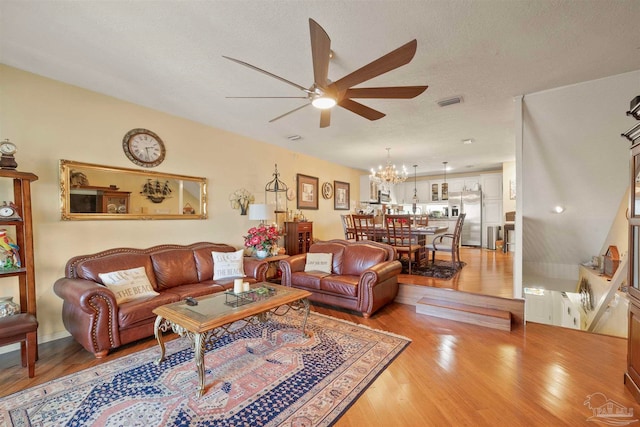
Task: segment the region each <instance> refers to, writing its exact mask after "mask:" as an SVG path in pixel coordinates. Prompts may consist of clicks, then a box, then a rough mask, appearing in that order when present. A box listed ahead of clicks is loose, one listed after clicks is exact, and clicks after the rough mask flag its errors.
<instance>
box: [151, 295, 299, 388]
mask: <svg viewBox="0 0 640 427" xmlns="http://www.w3.org/2000/svg"><path fill="white" fill-rule="evenodd" d="M309 296H311V293H310V292H307V291H303V290H300V289H295V288H290V287H287V286H280V285H275V284H272V283H266V282H263V283H256V284H254V285H252V286H251V290H250V291H249V292H243V293H241V294H234V293H233V292H231V291H227V292H220V293H217V294H214V295H207V296H204V297H199V298H195V301H196V302H197V305H190V304H188V301H184V300H183V301H179V302H175V303H171V304H167V305H163V306H160V307H158V308H156V309H154V310H153V313H154V314H156V315H157V316H158V317H156V322H155V325H154V334H155V337H156V340H157V341H158V344H159V345H160V357H159V358H158V360H157V362H156V363H158V364H160V363H161V362H162V360H163V359H164V353H165V347H164V341H163V337H162V332H166V331H168V330H169V329H171V330H172V331H173V332H175V333H177V334H178V335H180V336H181V337H187V338H188V339H189V340H190V341H191V344H192V346H193V353H194V358H195V362H196V369H197V372H198V390H197V393H196V395H197V397H200V396H202V395H203V394H204V351H205V346H206V344H207V343H208V342H211V343H215V341H216V340H218V339H219V338H220V337H221V336H223V335H225V334H233V333H237V332H240V331H241V330H243V329H244V328H245V327H247V326H249V325H255V324H258V323H260V322H264V321H266V320H267V319H268V318H269V317H270V316H271V315H277V316H282V315H284V314H286V313H287V312H288V311H289V310H290V309H293V310H304V312H303V314H304V318H303V320H302V325H301V329H302V334H303V335H304V336H307V334H306V332H305V328H306V326H307V318H308V316H309V300H308V299H307V298H308V297H309ZM281 307H286V309H285V308H283V309H282V310H279V308H281ZM239 320H242V321H244V323H243V324H242V325H240V326H238V325H233V324H234V323H235V322H238V321H239ZM232 325H233V327H232Z"/></svg>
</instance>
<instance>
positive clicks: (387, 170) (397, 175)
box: [369, 148, 409, 185]
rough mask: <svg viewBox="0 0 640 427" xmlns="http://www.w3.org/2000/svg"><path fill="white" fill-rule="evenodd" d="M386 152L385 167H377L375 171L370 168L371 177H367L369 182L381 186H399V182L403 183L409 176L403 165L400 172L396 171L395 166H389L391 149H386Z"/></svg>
mask: <svg viewBox="0 0 640 427" xmlns="http://www.w3.org/2000/svg"><path fill="white" fill-rule="evenodd" d="M386 150H387V165H386V166H385V167H384V168H383V167H382V166H378V170H377V171H376V170H374V169H373V168H372V169H371V175H369V180H371V181H374V182H377V183H378V184H383V185H389V184H399V183H401V182H404V181H405V180H406V179H407V177H408V176H409V172H408V171H407V168H406V167H405V166H404V165H403V166H402V170H401V171H400V170H398V169H397V168H396V165H394V164H391V153H390V150H391V148H386Z"/></svg>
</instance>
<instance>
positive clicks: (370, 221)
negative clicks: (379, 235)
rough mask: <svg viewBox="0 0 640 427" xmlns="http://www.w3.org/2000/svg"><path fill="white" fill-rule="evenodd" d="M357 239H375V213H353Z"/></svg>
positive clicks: (352, 217)
mask: <svg viewBox="0 0 640 427" xmlns="http://www.w3.org/2000/svg"><path fill="white" fill-rule="evenodd" d="M351 220H352V221H353V229H354V230H355V238H356V240H357V241H358V240H375V238H374V237H375V223H374V218H373V215H360V214H353V215H351Z"/></svg>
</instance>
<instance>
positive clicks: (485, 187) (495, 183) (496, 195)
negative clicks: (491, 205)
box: [480, 173, 502, 200]
mask: <svg viewBox="0 0 640 427" xmlns="http://www.w3.org/2000/svg"><path fill="white" fill-rule="evenodd" d="M480 185H481V188H482V195H483V197H484V198H485V199H500V200H502V174H501V173H487V174H482V175H480Z"/></svg>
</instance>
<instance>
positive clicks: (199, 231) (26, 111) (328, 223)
mask: <svg viewBox="0 0 640 427" xmlns="http://www.w3.org/2000/svg"><path fill="white" fill-rule="evenodd" d="M211 114H215V112H214V111H212V112H211ZM247 125H250V123H248V124H247ZM133 128H146V129H150V130H152V131H154V132H155V133H157V134H158V135H159V136H160V137H161V138H162V139H163V140H164V142H165V145H166V147H167V155H166V159H165V161H164V162H163V163H162V164H161V165H160V166H158V167H156V168H154V169H153V170H156V171H160V172H167V173H175V174H184V175H191V176H197V177H206V178H207V179H208V183H209V219H207V220H153V221H138V220H131V221H127V220H124V221H122V220H121V221H64V222H63V221H61V220H60V210H59V209H60V206H59V186H58V161H59V160H60V159H68V160H75V161H80V162H87V163H97V164H104V165H108V166H118V167H126V168H133V169H136V168H138V167H137V166H136V165H134V164H132V163H131V162H129V160H128V159H127V158H126V157H125V155H124V152H123V151H122V138H123V136H124V135H125V134H126V133H127V132H128V131H129V130H130V129H133ZM5 138H9V139H10V140H11V141H12V142H14V143H15V144H16V145H17V146H18V152H17V153H16V160H17V162H18V165H19V166H18V170H20V171H25V172H32V173H35V174H36V175H38V177H39V180H38V181H36V182H35V183H34V184H33V186H32V193H33V200H32V203H33V220H34V235H35V241H34V245H35V263H36V266H35V267H36V280H37V303H38V320H39V322H40V329H39V331H40V339H41V340H44V341H47V340H50V339H54V338H58V337H60V336H63V335H67V334H66V331H65V329H64V327H63V325H62V319H61V315H60V313H61V307H62V301H61V300H60V299H59V298H58V297H57V296H56V295H55V294H54V293H53V283H54V282H55V280H56V279H58V278H59V277H62V276H63V271H64V265H65V263H66V261H67V260H68V259H69V258H71V257H72V256H74V255H80V254H88V253H92V252H97V251H101V250H103V249H109V248H113V247H118V246H128V247H140V248H142V247H149V246H153V245H157V244H162V243H180V244H188V243H193V242H198V241H213V242H223V243H228V244H231V245H234V246H238V247H240V246H241V245H242V243H243V240H242V235H243V234H244V233H246V231H247V229H248V228H249V227H250V226H251V225H255V224H254V223H253V222H250V221H249V219H248V216H241V215H240V211H238V210H233V209H232V208H231V206H230V203H229V201H228V200H229V195H230V194H231V193H232V192H233V191H235V190H237V189H240V188H246V189H247V190H249V191H251V192H252V193H253V194H254V195H255V197H256V202H258V203H261V202H263V200H264V186H265V184H266V183H267V182H268V181H270V180H271V178H272V174H273V170H274V164H275V163H277V164H278V169H279V171H280V173H281V175H280V178H281V179H282V180H283V181H284V182H285V183H286V184H287V185H289V186H293V187H294V188H295V175H296V173H303V174H306V175H311V176H316V177H318V178H319V181H320V184H322V182H324V181H329V182H333V180H339V181H345V182H349V183H350V184H351V199H352V200H351V206H352V208H353V207H355V202H354V200H356V199H357V195H358V194H359V177H360V174H361V173H362V171H358V170H355V169H350V168H346V167H343V166H339V165H335V164H332V163H329V162H326V161H323V160H319V159H316V158H312V157H309V156H305V155H302V154H298V153H295V152H292V151H289V150H286V149H284V148H281V147H277V146H273V145H269V144H266V143H262V142H260V141H256V140H252V139H248V138H245V137H242V136H239V135H235V134H232V133H228V132H225V131H222V130H220V129H215V128H211V127H208V126H204V125H202V124H199V123H195V122H192V121H189V120H185V119H181V118H179V117H175V116H171V115H168V114H164V113H161V112H158V111H155V110H151V109H148V108H144V107H141V106H138V105H133V104H130V103H127V102H123V101H120V100H118V99H114V98H111V97H108V96H104V95H101V94H98V93H94V92H90V91H87V90H84V89H80V88H78V87H74V86H70V85H67V84H64V83H60V82H56V81H53V80H50V79H46V78H42V77H39V76H36V75H33V74H30V73H26V72H23V71H20V70H17V69H15V68H11V67H7V66H3V65H0V139H5ZM140 169H142V168H140ZM10 199H11V196H10V195H9V194H8V193H7V192H6V190H5V192H4V193H2V187H0V201H1V200H10ZM269 201H271V202H273V198H270V199H269ZM295 208H296V206H295V201H293V202H289V209H295ZM303 212H304V214H305V215H306V216H307V217H308V218H309V219H310V220H311V221H313V222H314V237H316V238H319V239H331V238H340V237H343V234H342V226H341V225H340V214H342V213H345V211H334V210H333V200H324V199H322V198H320V201H319V210H317V211H314V210H305V211H303ZM17 294H18V291H17V281H15V279H13V278H4V279H0V295H13V296H16V297H17Z"/></svg>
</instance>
